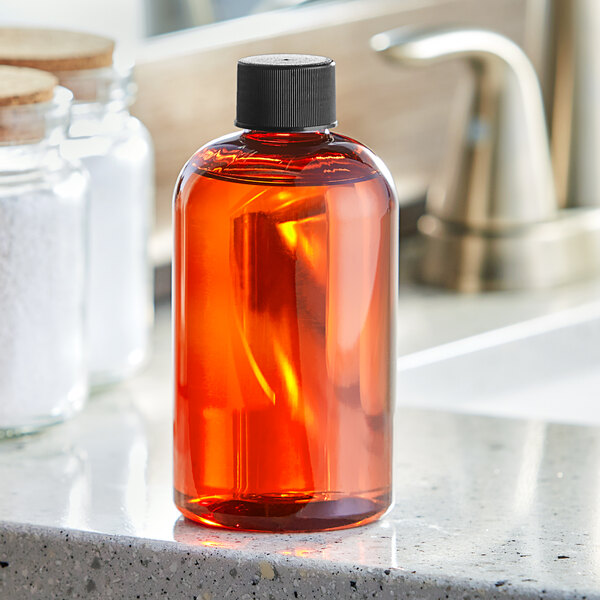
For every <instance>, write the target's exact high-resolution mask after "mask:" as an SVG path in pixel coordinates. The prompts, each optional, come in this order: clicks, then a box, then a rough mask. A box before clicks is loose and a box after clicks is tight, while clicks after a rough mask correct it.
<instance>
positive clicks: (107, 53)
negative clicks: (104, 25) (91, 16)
mask: <svg viewBox="0 0 600 600" xmlns="http://www.w3.org/2000/svg"><path fill="white" fill-rule="evenodd" d="M114 48H115V43H114V41H113V40H111V39H109V38H105V37H102V36H99V35H93V34H90V33H80V32H76V31H62V30H57V29H29V28H8V27H0V63H2V64H4V65H13V66H17V67H31V68H34V69H43V70H44V71H77V70H85V69H100V68H103V67H110V66H111V65H112V64H113V51H114Z"/></svg>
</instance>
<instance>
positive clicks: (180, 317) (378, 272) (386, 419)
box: [174, 55, 398, 531]
mask: <svg viewBox="0 0 600 600" xmlns="http://www.w3.org/2000/svg"><path fill="white" fill-rule="evenodd" d="M334 69H335V63H334V62H333V61H332V60H331V59H327V58H324V57H314V56H303V55H267V56H258V57H250V58H247V59H242V60H241V61H240V62H239V63H238V109H237V120H236V125H238V126H239V127H242V128H243V129H244V131H242V132H239V133H235V134H232V135H229V136H226V137H223V138H220V139H218V140H216V141H213V142H211V143H209V144H208V145H206V146H204V147H203V148H201V149H200V150H198V152H197V153H196V154H195V155H194V156H193V157H192V158H191V159H190V160H189V162H188V163H187V164H186V166H185V167H184V169H183V171H182V173H181V175H180V177H179V181H178V183H177V187H176V190H175V213H174V218H175V257H174V328H175V332H174V333H175V335H174V344H175V427H174V436H175V437H174V451H175V502H176V504H177V506H178V508H179V510H180V511H181V512H182V513H183V514H184V515H185V516H186V517H188V518H190V519H193V520H195V521H198V522H200V523H203V524H206V525H211V526H216V527H226V528H231V529H239V530H245V531H315V530H328V529H338V528H343V527H350V526H354V525H359V524H362V523H367V522H370V521H372V520H374V519H376V518H378V517H379V516H381V515H382V514H383V513H384V512H385V511H386V510H387V509H388V507H389V506H390V504H391V468H392V405H393V401H394V385H393V378H394V375H393V373H394V356H395V349H394V346H395V335H394V334H395V310H396V296H397V256H396V255H397V239H398V233H397V216H398V215H397V201H396V197H395V193H394V190H393V185H392V183H391V180H390V177H389V175H388V174H387V171H386V169H385V167H384V166H383V164H382V163H381V161H380V160H379V159H378V158H377V157H376V156H375V155H374V154H373V153H372V152H371V151H370V150H368V149H367V148H366V147H365V146H363V145H361V144H359V143H358V142H355V141H354V140H351V139H349V138H347V137H344V136H342V135H336V134H333V133H331V132H330V131H329V128H330V127H332V126H334V125H335V124H336V120H335V93H334V89H335V88H334V72H335V70H334Z"/></svg>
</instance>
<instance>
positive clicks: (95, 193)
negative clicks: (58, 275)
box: [72, 119, 153, 384]
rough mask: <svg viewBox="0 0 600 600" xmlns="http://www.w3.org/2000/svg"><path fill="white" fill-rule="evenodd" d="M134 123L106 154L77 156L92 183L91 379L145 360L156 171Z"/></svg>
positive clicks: (105, 378) (108, 377) (101, 379)
mask: <svg viewBox="0 0 600 600" xmlns="http://www.w3.org/2000/svg"><path fill="white" fill-rule="evenodd" d="M131 121H134V123H133V124H132V123H131ZM137 123H139V122H137V121H135V120H133V119H130V128H133V131H132V132H130V135H129V136H126V137H124V138H121V139H119V140H117V141H116V142H115V143H114V144H113V145H112V146H111V148H110V151H109V152H107V153H106V154H103V155H88V156H86V155H85V154H84V152H81V153H80V154H79V155H78V158H79V160H81V162H82V163H83V164H84V165H85V167H86V168H87V169H88V171H89V174H90V184H91V185H90V189H91V198H90V200H91V202H90V262H89V266H90V268H89V277H90V280H89V281H90V285H89V296H88V304H87V310H88V335H89V348H90V350H89V353H90V360H89V362H90V366H89V368H90V377H91V381H92V383H95V384H98V383H105V382H109V381H113V380H116V379H120V378H121V377H123V376H125V375H127V374H129V373H130V372H131V371H132V370H134V369H135V367H137V366H138V365H139V364H140V363H141V362H142V361H143V360H144V358H145V356H146V353H147V349H148V344H149V335H150V328H151V325H152V280H151V277H152V275H151V269H150V266H149V262H148V236H149V229H150V218H151V210H152V194H153V169H152V151H151V146H150V142H149V138H148V137H147V136H146V135H144V133H143V128H142V127H141V124H140V125H139V128H138V127H136V124H137ZM89 145H91V144H88V146H89ZM72 148H76V147H75V146H74V145H72ZM81 148H82V149H83V148H85V146H83V145H82V146H81Z"/></svg>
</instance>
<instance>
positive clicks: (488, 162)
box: [371, 28, 558, 232]
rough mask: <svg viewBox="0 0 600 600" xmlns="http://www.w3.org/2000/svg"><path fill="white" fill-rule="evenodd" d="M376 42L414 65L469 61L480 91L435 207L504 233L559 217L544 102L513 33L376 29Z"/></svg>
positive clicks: (437, 187)
mask: <svg viewBox="0 0 600 600" xmlns="http://www.w3.org/2000/svg"><path fill="white" fill-rule="evenodd" d="M371 45H372V47H373V48H374V49H375V50H376V51H378V52H381V53H382V54H383V56H384V57H385V58H387V59H389V60H392V61H394V62H396V63H400V64H402V65H407V66H426V65H430V64H436V63H440V62H443V61H446V60H451V59H457V58H459V59H464V60H465V61H466V62H467V64H468V65H469V66H470V67H471V72H472V74H473V77H474V84H475V85H474V90H473V93H472V95H471V98H470V104H469V107H468V110H467V111H466V113H465V111H464V107H463V111H461V112H462V115H465V114H466V116H467V118H466V121H465V119H464V117H463V119H462V127H461V131H460V132H457V133H456V135H454V136H453V138H452V139H451V140H450V143H451V147H450V148H449V149H448V150H447V152H446V157H445V160H444V165H443V169H442V172H441V173H440V176H439V177H438V179H437V180H436V181H435V182H434V183H433V185H432V186H431V188H430V190H429V193H428V199H427V210H428V212H429V213H430V214H432V215H435V216H436V217H438V218H439V219H441V220H442V221H445V222H447V223H451V224H454V225H458V226H461V227H465V228H469V229H474V230H479V231H490V232H493V231H498V230H505V229H511V228H514V227H517V228H518V227H522V226H524V225H530V224H534V223H541V222H545V221H549V220H552V219H555V218H556V215H557V210H558V204H557V199H556V193H555V189H554V180H553V175H552V166H551V162H550V152H549V145H548V135H547V131H546V124H545V119H544V107H543V101H542V95H541V91H540V87H539V84H538V81H537V76H536V74H535V70H534V68H533V66H532V65H531V62H530V61H529V59H528V58H527V56H526V55H525V53H524V52H523V51H522V50H521V48H519V46H517V44H515V43H514V42H512V41H511V40H509V39H508V38H506V37H504V36H502V35H500V34H497V33H494V32H491V31H486V30H482V29H445V30H431V31H417V32H415V31H410V30H406V29H404V28H401V29H396V30H392V31H388V32H384V33H380V34H377V35H375V36H374V37H373V38H372V40H371Z"/></svg>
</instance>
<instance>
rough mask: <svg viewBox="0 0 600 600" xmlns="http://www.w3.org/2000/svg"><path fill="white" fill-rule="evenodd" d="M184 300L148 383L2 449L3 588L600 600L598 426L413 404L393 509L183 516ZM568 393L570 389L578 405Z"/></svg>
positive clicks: (57, 594)
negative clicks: (296, 521) (242, 527)
mask: <svg viewBox="0 0 600 600" xmlns="http://www.w3.org/2000/svg"><path fill="white" fill-rule="evenodd" d="M169 328H170V327H169V308H168V307H162V308H160V309H159V311H158V314H157V327H156V332H155V352H154V355H153V358H152V361H151V363H150V365H149V366H148V368H147V369H146V370H145V371H144V372H143V373H141V374H140V375H138V376H137V377H135V378H134V379H132V380H130V381H128V382H126V383H124V384H122V385H120V386H117V387H114V388H110V389H107V390H105V391H103V392H102V393H97V394H96V395H94V396H93V397H92V399H91V400H90V403H89V405H88V407H87V408H86V410H85V411H84V412H82V413H81V414H80V415H78V416H77V417H76V418H75V419H73V420H72V421H70V422H68V423H65V424H63V425H60V426H57V427H54V428H52V429H49V430H47V431H45V432H44V433H42V434H39V435H33V436H29V437H24V438H20V439H14V440H8V441H3V442H1V443H0V482H1V485H0V598H1V599H2V600H5V599H6V600H21V599H28V598H40V599H41V598H43V599H44V600H48V599H53V598H102V599H106V598H118V599H129V598H161V597H166V598H169V599H173V600H178V599H179V598H181V599H188V600H192V599H196V600H220V599H234V598H242V599H251V598H264V599H267V600H270V599H279V598H324V597H327V598H333V599H336V598H357V599H359V598H360V599H363V598H422V599H438V598H440V599H445V598H448V599H453V598H460V599H463V600H474V599H476V598H508V597H511V598H543V599H546V598H548V599H551V598H580V599H581V600H584V599H586V598H587V599H588V600H590V599H591V598H600V504H599V503H598V497H599V494H600V428H597V427H582V426H567V425H559V424H548V423H545V422H542V421H533V420H510V419H496V418H487V417H475V416H468V415H459V414H451V413H445V412H436V411H425V410H418V409H407V408H399V409H398V410H397V412H396V448H395V496H396V497H395V506H394V508H393V510H392V511H391V512H390V513H389V514H388V515H387V516H386V517H384V518H383V519H382V520H381V521H379V522H377V523H374V524H372V525H368V526H365V527H361V528H357V529H350V530H346V531H341V532H329V533H321V534H310V535H309V534H291V535H283V534H277V535H275V534H244V533H237V532H227V531H219V530H214V529H206V528H202V527H200V526H197V525H195V524H192V523H189V522H187V521H185V520H184V519H183V518H182V517H180V516H179V513H178V512H177V510H176V509H175V507H174V505H173V504H172V500H171V386H170V351H169V337H170V335H169ZM565 401H566V402H568V399H565Z"/></svg>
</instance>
